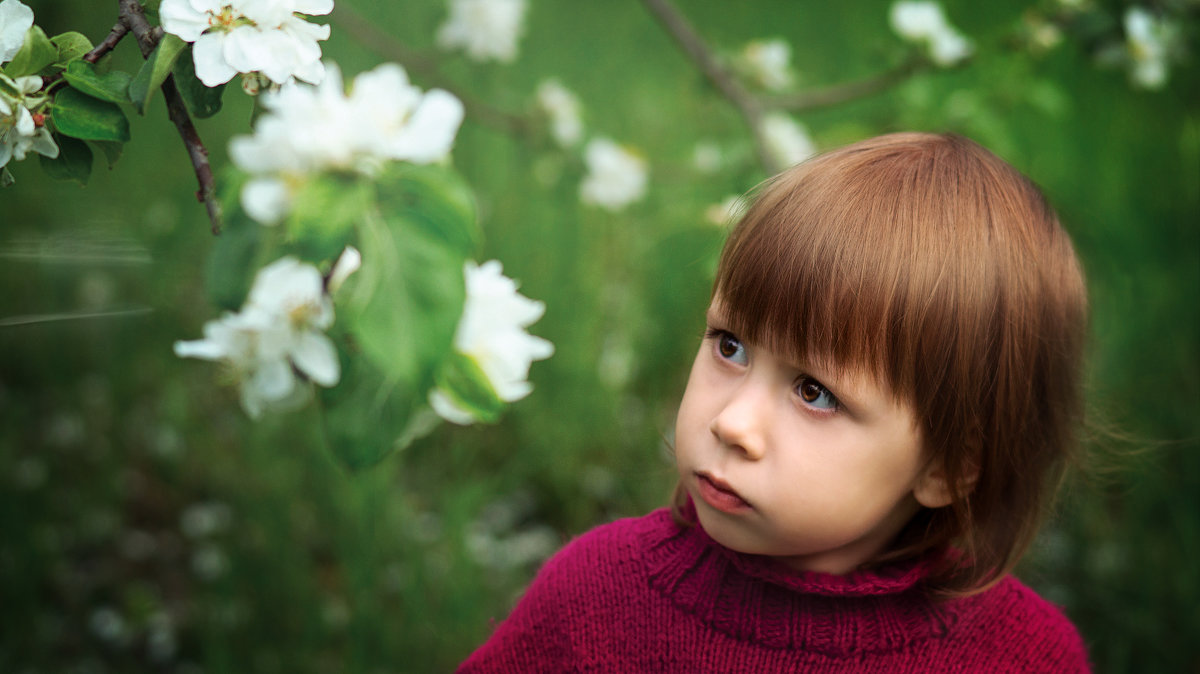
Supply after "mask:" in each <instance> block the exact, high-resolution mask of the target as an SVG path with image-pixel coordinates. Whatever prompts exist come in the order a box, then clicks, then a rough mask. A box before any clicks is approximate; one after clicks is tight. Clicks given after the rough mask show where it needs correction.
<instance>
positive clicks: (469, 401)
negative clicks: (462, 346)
mask: <svg viewBox="0 0 1200 674" xmlns="http://www.w3.org/2000/svg"><path fill="white" fill-rule="evenodd" d="M437 386H438V388H439V389H440V390H441V391H442V393H443V394H445V395H446V397H447V398H449V399H450V400H451V402H453V403H454V404H455V405H456V406H457V407H459V408H461V409H462V410H464V411H467V412H470V413H471V416H473V417H475V418H476V419H477V420H479V421H482V422H483V423H488V424H490V423H493V422H495V421H496V420H497V419H499V418H500V413H501V412H503V411H504V407H505V403H504V401H503V400H501V399H500V396H499V395H498V394H497V393H496V389H495V388H494V387H493V386H492V382H491V381H489V380H488V378H487V375H486V374H484V373H483V370H482V369H481V368H480V367H479V363H476V362H475V359H474V358H471V357H470V356H468V355H466V354H463V353H458V352H457V351H455V352H454V353H452V354H451V355H450V358H449V359H448V360H447V361H446V363H445V365H443V366H442V369H441V370H440V371H438V374H437Z"/></svg>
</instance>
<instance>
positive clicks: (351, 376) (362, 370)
mask: <svg viewBox="0 0 1200 674" xmlns="http://www.w3.org/2000/svg"><path fill="white" fill-rule="evenodd" d="M318 395H319V399H320V404H319V409H320V414H321V421H322V426H323V429H324V435H325V440H326V442H327V443H328V444H329V449H330V451H331V452H332V453H333V455H334V457H336V458H337V459H338V461H340V462H341V463H342V465H344V466H346V468H348V469H350V470H352V471H359V470H364V469H367V468H370V467H372V466H374V465H376V464H378V463H379V462H380V461H382V460H383V459H384V458H386V457H387V456H388V455H389V454H391V453H392V452H393V451H395V450H396V449H399V448H400V447H402V446H403V445H404V444H407V443H408V442H409V441H411V439H412V436H414V435H417V434H419V430H420V429H417V428H414V426H416V425H427V424H428V421H427V420H425V419H424V418H423V417H424V415H428V414H432V412H430V411H429V410H428V409H427V408H424V405H425V401H424V398H422V397H420V396H418V395H416V392H415V391H413V390H412V389H409V388H407V387H403V386H398V385H396V384H394V383H390V382H388V381H387V380H386V379H385V378H384V374H383V373H382V372H380V371H379V370H378V369H377V368H375V367H374V365H373V364H372V363H370V362H369V361H367V360H366V359H365V358H362V357H361V355H360V356H359V357H357V358H343V359H342V379H341V381H340V382H338V385H337V386H335V387H334V388H331V389H320V390H319V392H318ZM423 408H424V412H423V413H422V412H421V411H419V410H422V409H423ZM426 430H428V428H426Z"/></svg>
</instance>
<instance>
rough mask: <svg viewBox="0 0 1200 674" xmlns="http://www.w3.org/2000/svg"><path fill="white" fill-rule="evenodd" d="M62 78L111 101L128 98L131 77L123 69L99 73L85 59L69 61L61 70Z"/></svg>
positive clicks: (96, 96) (118, 101)
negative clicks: (64, 68)
mask: <svg viewBox="0 0 1200 674" xmlns="http://www.w3.org/2000/svg"><path fill="white" fill-rule="evenodd" d="M63 79H64V80H66V81H67V84H70V85H71V86H72V87H75V88H76V89H78V90H79V91H82V92H83V93H85V94H87V95H88V96H92V97H93V98H99V99H100V100H102V101H109V102H111V103H124V102H125V101H128V100H129V82H130V80H132V79H133V78H132V77H131V76H130V75H129V73H127V72H125V71H123V70H114V71H112V72H109V73H105V74H103V75H101V74H100V73H97V72H96V66H94V65H92V64H90V63H88V62H87V61H71V62H70V63H68V64H67V68H66V70H64V71H63Z"/></svg>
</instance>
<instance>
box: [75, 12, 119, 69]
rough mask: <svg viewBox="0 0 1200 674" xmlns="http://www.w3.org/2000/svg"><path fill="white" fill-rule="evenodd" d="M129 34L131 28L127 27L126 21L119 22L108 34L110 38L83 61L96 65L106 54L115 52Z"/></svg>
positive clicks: (89, 53) (96, 47) (84, 57)
mask: <svg viewBox="0 0 1200 674" xmlns="http://www.w3.org/2000/svg"><path fill="white" fill-rule="evenodd" d="M128 34H129V26H126V25H125V22H124V21H117V23H116V25H114V26H113V27H112V30H111V31H109V32H108V36H107V37H105V38H104V41H103V42H101V43H100V44H98V45H96V46H95V47H94V48H93V49H92V50H91V51H90V52H88V53H86V54H84V55H83V60H84V61H87V62H88V63H91V64H93V65H95V63H96V61H99V60H100V59H101V58H102V57H103V56H104V55H105V54H107V53H108V52H110V51H112V50H113V47H116V46H117V43H118V42H120V41H121V40H122V38H124V37H125V36H126V35H128Z"/></svg>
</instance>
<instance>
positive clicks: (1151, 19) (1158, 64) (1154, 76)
mask: <svg viewBox="0 0 1200 674" xmlns="http://www.w3.org/2000/svg"><path fill="white" fill-rule="evenodd" d="M1171 32H1172V31H1171V27H1170V26H1169V25H1168V24H1167V22H1165V21H1163V20H1162V19H1159V18H1157V17H1155V16H1154V15H1153V14H1151V13H1150V12H1149V11H1147V10H1146V9H1145V8H1144V7H1130V8H1129V9H1127V10H1126V11H1125V39H1126V48H1127V50H1128V53H1129V76H1130V79H1132V80H1133V82H1134V83H1135V84H1137V85H1138V86H1140V87H1143V88H1145V89H1161V88H1162V87H1163V86H1165V85H1166V83H1167V74H1168V73H1167V62H1168V57H1169V53H1170V42H1171Z"/></svg>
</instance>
